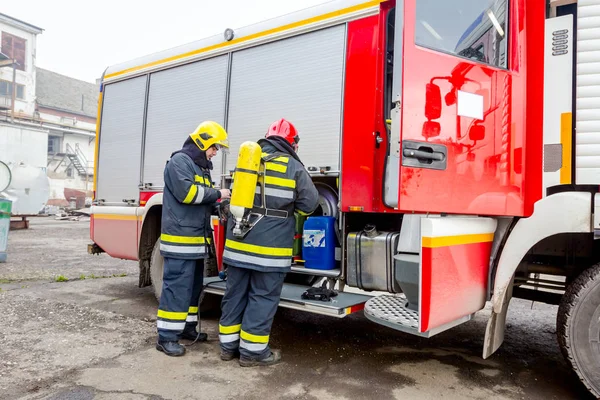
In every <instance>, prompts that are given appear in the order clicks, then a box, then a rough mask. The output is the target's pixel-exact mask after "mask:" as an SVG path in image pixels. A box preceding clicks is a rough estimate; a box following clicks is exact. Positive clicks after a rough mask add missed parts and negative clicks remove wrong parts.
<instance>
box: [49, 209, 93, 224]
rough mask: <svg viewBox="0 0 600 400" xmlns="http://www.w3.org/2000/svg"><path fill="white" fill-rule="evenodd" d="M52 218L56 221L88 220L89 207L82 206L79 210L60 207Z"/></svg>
mask: <svg viewBox="0 0 600 400" xmlns="http://www.w3.org/2000/svg"><path fill="white" fill-rule="evenodd" d="M54 215H55V217H54V219H55V220H57V221H89V220H90V209H89V208H83V209H81V210H70V209H61V210H60V211H59V212H57V213H56V214H54Z"/></svg>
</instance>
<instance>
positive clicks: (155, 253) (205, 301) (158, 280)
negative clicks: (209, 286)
mask: <svg viewBox="0 0 600 400" xmlns="http://www.w3.org/2000/svg"><path fill="white" fill-rule="evenodd" d="M163 270H164V258H163V256H162V255H161V254H160V238H159V239H158V240H157V241H156V243H155V244H154V249H153V250H152V258H151V259H150V277H151V278H152V287H153V288H154V296H155V297H156V300H158V301H160V294H161V292H162V286H163ZM217 274H218V269H217V262H216V260H215V259H214V258H207V259H205V260H204V277H210V276H217ZM220 306H221V296H217V295H215V294H210V293H204V292H202V294H200V313H208V312H210V311H216V310H217V309H219V307H220Z"/></svg>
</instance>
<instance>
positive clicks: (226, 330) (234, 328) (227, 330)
mask: <svg viewBox="0 0 600 400" xmlns="http://www.w3.org/2000/svg"><path fill="white" fill-rule="evenodd" d="M240 329H242V324H239V325H230V326H223V325H221V324H219V333H222V334H224V335H230V334H232V333H238V332H239V331H240Z"/></svg>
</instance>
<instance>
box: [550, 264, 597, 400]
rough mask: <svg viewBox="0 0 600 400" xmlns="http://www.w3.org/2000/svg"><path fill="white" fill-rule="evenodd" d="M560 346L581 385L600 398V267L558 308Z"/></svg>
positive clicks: (580, 280)
mask: <svg viewBox="0 0 600 400" xmlns="http://www.w3.org/2000/svg"><path fill="white" fill-rule="evenodd" d="M556 331H557V335H558V343H559V345H560V349H561V351H562V353H563V356H564V357H565V359H566V360H567V363H568V364H569V365H570V366H571V368H572V369H573V371H575V373H576V374H577V376H578V377H579V379H580V380H581V382H583V384H584V385H585V386H586V387H587V389H588V390H589V391H590V392H591V393H592V394H593V395H594V396H596V397H600V379H598V377H600V345H599V339H600V264H596V265H594V266H593V267H591V268H590V269H588V270H586V271H584V272H583V273H582V274H581V275H579V276H578V277H577V279H575V280H574V281H573V282H572V283H571V284H570V285H569V287H568V288H567V291H566V292H565V294H564V295H563V297H562V300H561V303H560V306H559V308H558V316H557V329H556Z"/></svg>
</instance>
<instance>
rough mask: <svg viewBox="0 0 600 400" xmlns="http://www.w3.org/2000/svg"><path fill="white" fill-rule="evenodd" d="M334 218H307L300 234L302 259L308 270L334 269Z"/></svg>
mask: <svg viewBox="0 0 600 400" xmlns="http://www.w3.org/2000/svg"><path fill="white" fill-rule="evenodd" d="M335 247H336V237H335V218H334V217H308V219H307V220H306V222H304V231H303V233H302V258H304V267H305V268H308V269H322V270H329V269H335Z"/></svg>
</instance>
